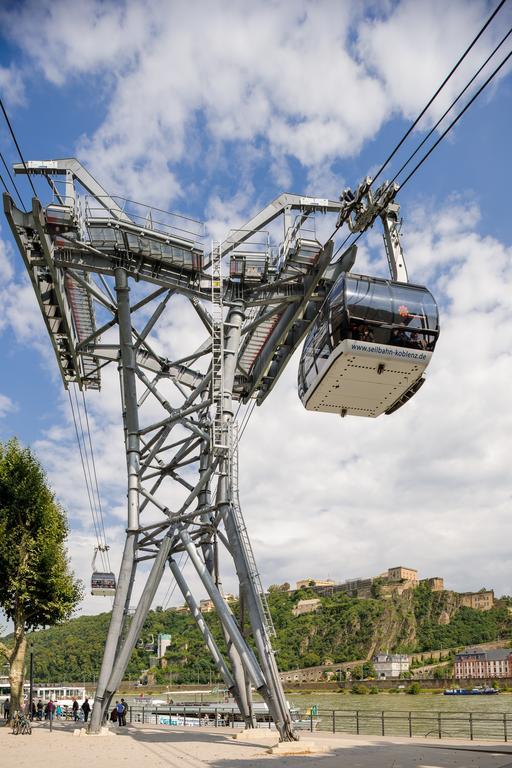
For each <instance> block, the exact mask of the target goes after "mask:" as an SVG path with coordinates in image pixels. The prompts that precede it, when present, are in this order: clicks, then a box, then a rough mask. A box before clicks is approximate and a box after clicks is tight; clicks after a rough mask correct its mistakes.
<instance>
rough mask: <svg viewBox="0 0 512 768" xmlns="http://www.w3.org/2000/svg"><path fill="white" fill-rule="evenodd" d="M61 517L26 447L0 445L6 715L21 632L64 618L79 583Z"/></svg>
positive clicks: (17, 697) (20, 669)
mask: <svg viewBox="0 0 512 768" xmlns="http://www.w3.org/2000/svg"><path fill="white" fill-rule="evenodd" d="M67 533H68V528H67V522H66V516H65V513H64V511H63V509H62V508H61V507H60V506H59V505H58V504H57V502H56V501H55V498H54V495H53V493H52V491H51V490H50V488H49V487H48V485H47V482H46V477H45V474H44V472H43V469H42V467H41V465H40V464H39V462H38V461H37V459H36V458H35V456H34V455H33V454H32V452H31V451H30V449H29V448H22V447H21V446H20V445H19V443H18V441H17V440H15V439H12V440H9V442H7V443H5V444H2V443H0V606H1V607H2V609H3V611H4V613H5V615H6V616H7V618H8V619H11V620H12V622H13V624H14V635H13V641H12V646H10V645H6V644H5V643H0V654H1V655H2V656H4V657H5V659H7V661H8V663H9V667H10V671H9V682H10V685H11V712H14V711H15V710H16V709H20V704H21V703H22V702H23V677H24V667H25V651H26V644H27V641H26V633H27V631H29V630H31V629H35V628H37V627H41V626H52V625H53V624H57V623H59V622H61V621H64V620H65V619H67V618H69V616H70V615H71V613H72V612H73V609H74V608H75V607H76V606H77V604H78V603H79V601H80V600H81V598H82V592H83V589H82V584H81V582H79V581H78V580H76V579H75V578H74V574H73V573H72V572H71V571H70V569H69V563H68V559H67V555H66V550H65V541H66V537H67Z"/></svg>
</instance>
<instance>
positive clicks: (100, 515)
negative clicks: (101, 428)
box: [82, 390, 110, 570]
mask: <svg viewBox="0 0 512 768" xmlns="http://www.w3.org/2000/svg"><path fill="white" fill-rule="evenodd" d="M82 401H83V405H84V413H85V422H86V427H87V436H88V440H89V450H90V452H91V462H92V471H93V476H94V485H95V488H96V498H97V500H98V513H99V522H100V525H101V532H102V533H103V541H104V543H105V546H106V545H107V534H106V531H105V520H104V517H103V507H102V504H101V496H100V488H99V484H98V475H97V472H96V461H95V458H94V450H93V447H92V436H91V427H90V424H89V413H88V410H87V402H86V399H85V392H84V391H83V390H82ZM106 556H107V564H108V567H109V570H110V558H109V555H108V549H107V552H106Z"/></svg>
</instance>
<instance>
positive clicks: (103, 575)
mask: <svg viewBox="0 0 512 768" xmlns="http://www.w3.org/2000/svg"><path fill="white" fill-rule="evenodd" d="M107 550H108V546H105V547H104V546H101V545H100V546H98V547H94V557H93V559H92V576H91V595H101V596H102V597H108V596H110V595H115V593H116V577H115V574H113V573H111V572H110V573H107V572H102V571H97V570H96V557H97V555H98V552H100V551H101V552H106V551H107Z"/></svg>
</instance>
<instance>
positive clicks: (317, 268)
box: [4, 159, 400, 740]
mask: <svg viewBox="0 0 512 768" xmlns="http://www.w3.org/2000/svg"><path fill="white" fill-rule="evenodd" d="M15 171H16V172H17V173H24V172H28V173H31V174H39V175H42V176H44V177H45V178H46V179H47V180H48V182H49V184H50V186H51V188H52V190H53V199H52V201H51V202H50V203H49V204H46V205H43V204H42V203H41V202H40V200H39V199H38V198H34V199H33V201H32V210H31V211H30V212H28V213H25V212H23V211H21V210H20V209H18V208H17V207H16V206H15V204H14V202H13V200H12V198H11V197H10V196H9V195H7V194H5V195H4V210H5V214H6V217H7V220H8V222H9V225H10V227H11V229H12V232H13V234H14V237H15V239H16V242H17V245H18V248H19V250H20V253H21V255H22V257H23V260H24V263H25V266H26V269H27V272H28V274H29V276H30V279H31V281H32V285H33V287H34V290H35V293H36V296H37V300H38V302H39V306H40V309H41V313H42V315H43V318H44V321H45V324H46V327H47V330H48V333H49V336H50V339H51V342H52V344H53V348H54V351H55V355H56V358H57V362H58V365H59V369H60V373H61V376H62V379H63V382H64V385H65V387H66V388H67V387H68V386H69V385H70V384H71V383H76V384H77V385H78V386H79V387H80V388H81V389H86V388H92V389H99V388H100V377H101V372H102V370H103V368H104V367H105V366H107V365H109V364H114V365H117V367H118V371H119V381H120V392H121V413H122V420H123V426H124V444H125V450H126V465H127V473H128V515H127V521H128V524H127V529H126V539H125V544H124V550H123V555H122V562H121V567H120V571H119V576H118V580H117V589H116V594H115V598H114V604H113V609H112V617H111V621H110V626H109V630H108V636H107V640H106V645H105V651H104V656H103V661H102V666H101V671H100V675H99V679H98V686H97V692H96V698H95V703H94V708H93V713H92V721H91V731H92V732H97V731H99V729H100V727H101V724H102V723H103V720H104V718H105V715H106V713H107V711H108V706H109V704H110V700H111V698H112V696H113V694H114V692H115V690H116V688H117V687H118V686H119V684H120V682H121V680H122V678H123V675H124V672H125V670H126V667H127V664H128V662H129V659H130V656H131V653H132V650H133V648H134V647H135V645H136V643H137V640H138V638H139V637H140V634H141V630H142V627H143V624H144V621H145V618H146V616H147V613H148V611H149V609H150V607H151V604H152V601H153V599H154V597H155V593H156V590H157V588H158V586H159V584H160V580H161V578H162V574H163V572H164V569H165V568H166V565H168V566H169V568H170V570H171V572H172V574H173V576H174V578H175V579H176V582H177V584H178V586H179V588H180V590H181V592H182V594H183V596H184V598H185V600H186V602H187V604H188V606H189V608H190V611H191V613H192V615H193V616H194V619H195V620H196V623H197V627H198V629H199V631H200V632H201V634H202V636H203V639H204V642H205V644H206V645H207V647H208V649H209V651H210V653H211V654H212V657H213V659H214V661H215V664H216V667H217V669H218V671H219V673H220V674H221V676H222V678H223V680H224V682H225V685H226V687H227V688H228V689H229V691H230V692H231V693H232V695H233V696H234V698H235V700H236V702H237V705H238V707H239V708H240V712H241V713H242V716H243V718H244V720H245V723H246V726H247V727H254V726H255V718H254V714H253V709H252V700H251V690H252V689H254V690H256V691H257V692H258V693H259V694H261V696H262V698H263V699H264V701H265V702H266V703H267V705H268V708H269V712H270V714H271V716H272V718H273V720H274V722H275V723H276V726H277V728H278V730H279V734H280V738H281V739H282V740H290V739H294V738H296V737H295V734H294V731H293V725H292V721H291V719H290V713H289V710H288V706H287V703H286V700H285V697H284V694H283V689H282V685H281V681H280V678H279V674H278V668H277V664H276V660H275V657H274V652H273V650H272V635H273V632H274V630H273V626H272V620H271V617H270V613H269V610H268V605H267V602H266V598H265V594H264V591H263V589H262V586H261V582H260V578H259V574H258V570H257V567H256V562H255V558H254V554H253V551H252V548H251V544H250V540H249V536H248V533H247V529H246V526H245V523H244V519H243V515H242V511H241V507H240V503H239V497H238V434H237V427H236V421H235V419H234V413H235V409H234V406H235V404H236V403H237V402H238V403H248V402H249V401H251V400H256V402H257V404H261V403H262V402H263V401H264V400H265V398H266V397H267V395H268V394H269V393H270V391H271V390H272V388H273V386H274V384H275V383H276V381H277V379H278V378H279V376H280V374H281V373H282V371H283V370H284V368H285V366H286V364H287V363H288V362H289V360H290V358H291V356H292V354H293V352H294V351H295V349H296V348H297V347H298V345H299V344H300V342H301V341H302V339H303V338H304V336H305V334H306V332H307V331H308V329H309V328H310V327H311V324H312V322H313V321H314V320H315V318H316V316H317V314H318V310H319V307H320V305H321V302H322V301H323V299H324V298H325V296H326V294H327V293H328V291H329V289H330V287H331V286H332V285H333V283H334V281H335V279H336V277H337V276H338V275H339V274H340V273H341V272H342V271H344V270H347V269H350V267H351V265H352V264H353V261H354V258H355V254H354V249H350V250H349V251H348V252H346V253H345V254H343V256H342V257H341V259H339V260H338V261H337V262H336V263H335V264H331V258H332V252H333V241H332V240H331V239H329V240H328V241H327V243H326V244H325V245H322V244H321V243H320V242H319V240H318V239H317V237H316V235H315V234H314V232H313V231H312V226H311V222H312V219H313V217H314V215H315V214H333V213H334V214H335V215H336V216H337V221H336V224H337V227H339V226H341V225H342V224H343V223H345V222H347V223H349V225H351V229H353V230H355V231H357V230H358V229H359V231H361V230H362V229H364V228H367V227H368V226H369V225H370V224H371V223H372V221H373V220H375V218H376V217H377V216H380V217H381V218H382V220H383V221H384V223H385V224H386V219H385V216H383V211H388V210H389V204H390V201H391V200H392V198H393V196H394V193H395V191H396V189H395V188H392V187H387V186H386V185H383V187H382V188H381V189H380V190H379V192H378V194H377V195H376V196H375V197H374V198H371V197H370V196H369V185H368V180H367V181H366V182H365V183H364V184H363V185H361V187H360V188H359V190H358V192H357V193H356V195H355V196H353V195H352V196H351V197H350V199H346V198H344V200H343V201H342V202H338V201H330V200H327V199H317V198H310V197H300V196H297V195H288V194H285V195H281V196H280V197H279V198H277V199H276V200H275V201H274V202H273V203H271V204H270V205H269V206H267V207H266V208H265V209H264V210H263V211H261V212H260V213H259V214H257V215H256V216H255V217H254V218H253V219H251V220H250V221H249V222H248V223H247V224H246V225H245V226H244V227H243V229H240V230H236V231H232V232H231V233H230V235H229V236H228V237H227V238H226V240H224V241H223V242H221V243H219V242H214V243H212V244H211V248H207V249H206V248H205V247H204V245H203V244H202V242H201V240H200V235H201V232H200V228H199V227H197V226H196V224H195V223H194V222H191V221H190V220H186V219H184V217H177V216H173V215H167V214H164V213H163V212H162V211H158V210H156V209H151V208H147V207H143V206H137V205H135V204H131V203H129V202H127V201H121V200H120V199H119V198H113V197H110V196H109V195H108V194H107V193H106V192H105V190H103V189H102V188H101V187H100V185H99V184H98V183H97V182H96V181H95V180H94V179H93V178H92V176H91V175H90V174H89V173H88V172H87V171H86V170H85V169H84V168H83V166H82V165H81V164H80V163H79V162H78V161H77V160H74V159H64V160H52V161H46V162H30V163H27V164H26V165H18V166H16V167H15ZM278 217H282V219H283V222H284V228H283V239H282V243H281V246H280V248H279V250H277V249H274V250H273V249H271V248H270V246H269V245H268V238H263V240H262V233H263V232H264V231H265V228H266V227H268V226H269V225H270V224H271V222H273V221H274V220H275V219H277V218H278ZM358 217H359V219H358ZM390 227H391V229H390V228H389V227H388V240H389V242H388V256H390V254H391V256H390V259H391V258H394V255H396V253H395V252H396V249H397V247H398V249H399V246H396V244H394V243H393V238H392V237H390V236H389V235H390V232H391V234H393V232H392V223H391V225H390ZM255 236H257V237H256V240H257V242H256V244H255ZM396 240H398V238H396ZM262 243H263V245H262ZM398 255H400V254H398ZM226 265H229V273H228V275H227V277H226V278H224V277H223V267H224V268H225V267H226ZM177 297H178V298H179V297H181V298H180V300H181V301H183V299H185V300H186V301H188V302H189V303H190V304H191V306H192V307H193V309H194V312H195V314H196V315H197V317H198V321H199V322H200V323H202V326H204V330H205V335H206V339H205V341H204V342H203V343H202V344H201V345H200V346H199V347H198V348H197V349H195V350H190V352H189V353H188V354H186V355H185V356H184V357H182V358H181V359H175V360H169V359H167V358H165V357H164V356H162V355H161V354H159V353H158V352H157V351H156V350H155V346H154V344H153V343H152V336H151V334H152V332H153V331H154V330H155V329H157V327H158V325H159V323H162V322H164V320H166V319H168V317H169V315H170V316H172V313H173V312H174V311H179V309H178V310H175V308H174V306H175V301H176V299H177ZM100 316H101V317H102V318H103V320H102V322H100V323H98V318H99V317H100ZM102 337H103V340H102ZM148 401H151V405H152V408H151V416H150V417H148V411H147V408H146V407H145V406H146V404H147V402H148ZM155 409H158V411H159V415H158V417H157V418H155V415H154V414H155V412H156V410H155ZM169 483H171V484H174V486H175V487H176V488H180V489H184V490H183V491H182V495H183V497H182V498H181V500H180V502H179V504H177V506H176V508H173V509H170V508H169V506H168V505H167V503H166V499H167V498H168V490H166V491H165V492H164V489H168V487H169ZM182 552H186V553H187V555H188V557H189V559H190V561H191V563H192V565H193V567H194V569H195V571H196V573H197V575H198V577H199V579H200V582H201V583H202V585H203V587H204V589H205V590H206V592H207V593H208V595H209V597H210V599H211V600H212V602H213V603H214V605H215V608H216V610H217V613H218V615H219V618H220V621H221V624H222V628H223V633H224V637H225V641H226V648H227V655H226V656H224V655H223V653H222V652H221V650H220V649H219V647H218V646H217V644H216V642H215V640H214V638H213V636H212V634H211V633H210V630H209V628H208V626H207V624H206V622H205V621H204V619H203V617H202V615H201V612H200V610H199V606H198V603H197V602H196V599H195V598H194V596H193V594H192V592H191V590H190V587H189V584H188V583H187V581H186V578H185V576H184V575H183V573H182V571H181V569H180V567H179V566H178V564H177V561H176V557H177V556H178V555H179V553H182ZM225 557H228V558H231V559H232V561H233V563H234V567H235V570H236V573H237V576H238V581H239V592H240V601H241V603H242V605H243V611H244V614H245V616H247V617H248V621H249V624H250V630H251V633H252V637H253V640H254V647H255V648H256V653H254V652H253V650H252V649H251V647H250V646H249V645H248V643H247V641H246V639H245V636H244V632H243V627H242V626H241V625H240V622H239V621H238V620H237V617H235V616H234V615H233V614H232V612H231V609H230V607H229V606H228V604H227V602H226V600H225V599H224V596H223V593H222V589H221V587H220V584H219V567H220V566H219V563H222V562H223V558H225ZM144 561H150V562H151V570H150V572H149V575H148V576H147V578H146V581H145V584H144V588H143V591H142V594H141V597H140V599H139V601H138V603H137V606H136V608H135V613H134V614H133V616H132V617H131V620H128V618H127V617H128V613H129V608H130V601H131V596H132V587H133V584H134V579H135V576H136V573H137V569H138V567H139V565H140V563H142V562H144Z"/></svg>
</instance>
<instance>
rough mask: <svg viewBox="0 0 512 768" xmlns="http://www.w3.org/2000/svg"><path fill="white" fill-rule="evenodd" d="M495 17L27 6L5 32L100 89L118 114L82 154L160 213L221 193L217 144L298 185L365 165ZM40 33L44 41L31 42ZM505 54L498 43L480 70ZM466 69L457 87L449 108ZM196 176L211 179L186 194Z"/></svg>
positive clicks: (223, 1) (440, 9) (410, 3)
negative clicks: (333, 166)
mask: <svg viewBox="0 0 512 768" xmlns="http://www.w3.org/2000/svg"><path fill="white" fill-rule="evenodd" d="M487 11H488V8H487V4H486V3H484V2H483V1H481V2H480V1H477V0H475V1H474V2H472V3H465V2H462V0H457V2H453V3H451V4H450V7H449V8H448V9H447V8H445V7H444V5H443V4H442V3H441V0H439V2H437V1H436V2H434V3H429V4H426V3H417V2H414V0H402V2H400V3H396V4H390V3H381V4H377V5H375V4H374V3H367V4H360V5H354V4H353V3H348V2H342V3H333V2H330V1H329V0H324V2H319V3H314V4H313V3H307V2H304V0H302V1H301V2H297V3H295V4H294V5H293V7H291V6H290V5H289V4H279V3H275V2H270V1H267V2H261V3H257V4H253V3H249V2H241V3H235V4H233V3H230V2H227V0H219V2H217V3H213V4H212V3H208V2H198V3H194V4H189V5H188V6H186V7H185V6H184V5H182V4H176V3H168V2H165V1H164V0H147V1H146V2H144V1H143V0H139V2H133V3H103V2H99V0H87V1H86V2H82V3H80V4H79V6H76V5H73V6H70V5H69V4H68V3H65V2H63V1H62V0H60V1H59V0H57V2H52V3H50V2H43V3H35V2H29V3H25V4H23V5H21V6H20V7H19V8H17V9H14V10H10V11H8V12H4V14H3V15H2V20H3V22H4V28H5V29H6V30H7V32H8V34H10V36H11V37H12V38H13V39H14V40H15V41H16V42H17V43H18V44H19V45H20V46H21V47H22V48H24V50H25V52H26V54H27V56H29V57H31V58H32V59H33V60H35V62H36V64H37V65H38V66H39V67H40V68H41V70H42V72H43V73H44V75H45V76H46V78H47V79H49V80H50V81H52V82H53V83H56V84H57V85H60V84H64V83H67V82H70V81H73V79H75V81H76V79H77V78H79V77H81V76H85V75H87V76H94V77H95V82H97V84H98V87H99V88H100V91H101V93H102V96H103V100H104V103H105V104H106V105H107V106H106V114H105V117H104V119H103V121H102V123H101V124H100V125H99V126H98V128H97V129H96V130H95V132H94V133H93V134H92V135H85V136H83V137H82V139H81V140H80V142H79V144H78V148H77V150H78V153H79V155H80V156H81V157H82V158H83V159H85V160H86V161H87V162H88V163H89V164H90V165H91V166H92V169H93V171H94V172H95V173H96V174H97V175H98V176H99V177H100V178H102V179H103V180H104V182H105V183H106V185H107V186H108V187H109V188H110V189H112V190H114V191H124V193H126V195H127V196H135V195H137V196H140V194H141V189H143V190H144V196H145V197H146V199H147V200H148V202H151V203H159V204H163V203H165V202H169V201H174V200H176V199H178V198H180V197H181V198H183V199H185V198H186V197H188V196H189V195H190V194H197V184H198V183H199V186H200V188H201V189H202V190H203V195H207V190H210V189H211V186H212V179H213V183H215V180H214V179H215V173H217V174H218V173H219V164H218V163H216V164H215V169H212V168H211V154H212V153H213V154H214V155H215V156H216V157H217V160H218V150H219V145H220V146H225V147H228V146H229V147H233V146H234V145H238V146H239V147H240V148H241V150H242V151H240V153H239V155H238V157H236V156H235V157H233V155H231V156H230V158H229V161H227V163H228V166H229V165H230V164H231V167H230V168H229V170H230V172H231V173H232V174H233V175H234V174H236V172H237V170H238V165H239V163H238V160H239V158H240V157H241V156H242V155H243V154H244V153H246V154H247V152H249V153H250V151H251V150H254V146H255V144H256V143H257V142H259V141H262V142H264V144H265V147H266V151H265V153H264V158H268V157H271V158H272V165H271V171H270V172H271V173H272V175H273V177H274V178H275V179H276V180H277V181H278V183H280V184H286V186H288V183H289V182H290V181H291V179H292V177H291V175H290V168H289V165H288V158H294V159H296V160H298V161H300V163H302V164H303V165H304V166H305V167H307V168H308V169H314V168H317V167H321V166H324V167H325V166H329V165H330V163H331V162H332V161H333V160H335V159H336V158H342V157H347V156H353V155H355V154H356V153H357V152H358V151H359V150H360V149H361V147H362V146H363V144H364V143H365V142H366V141H367V140H368V139H370V138H372V137H374V136H375V134H376V133H377V132H378V130H379V128H380V127H381V126H382V125H383V123H384V122H386V121H387V120H389V119H390V118H391V117H392V116H393V115H396V114H399V115H402V116H404V117H406V118H410V117H412V116H413V115H415V114H416V112H417V111H418V109H419V108H420V107H422V106H423V105H424V103H425V101H426V100H427V99H428V98H429V96H430V95H431V93H432V92H433V90H434V89H435V87H436V86H437V85H438V84H439V83H440V82H441V80H442V79H443V78H444V76H445V74H446V73H447V72H448V71H449V69H450V68H451V66H452V65H453V63H454V60H455V58H456V57H457V55H458V53H459V52H460V51H462V50H463V49H464V48H465V47H466V45H467V44H468V42H469V40H470V39H471V38H472V37H473V35H474V34H475V32H476V31H477V30H478V29H479V27H480V25H481V23H482V20H483V18H485V16H486V13H487ZM411 29H414V30H415V32H414V35H413V34H410V30H411ZM34 37H37V40H38V45H37V46H34V45H32V42H30V46H29V45H28V41H32V40H33V39H34ZM494 42H495V40H494V32H493V31H492V32H490V33H489V34H488V35H487V36H486V37H485V41H484V42H483V43H482V44H481V46H480V47H479V48H478V49H477V55H476V56H477V58H473V59H472V61H475V60H477V59H478V56H479V55H480V54H481V53H483V51H484V49H485V51H488V50H490V48H491V47H492V45H493V44H494ZM478 61H479V59H478ZM464 66H465V67H466V65H464ZM473 66H474V65H473V64H471V65H467V67H469V68H471V67H473ZM466 72H467V69H463V70H462V74H461V75H460V76H458V77H457V78H455V79H454V80H453V82H452V81H450V83H449V84H448V86H447V88H446V89H445V92H444V94H443V99H442V100H441V101H440V102H439V104H440V107H439V109H440V108H441V106H443V105H445V104H446V102H447V100H451V99H452V98H453V95H454V94H455V93H456V92H457V90H458V88H459V84H460V81H461V78H464V77H465V76H466ZM436 110H437V107H436V108H435V109H434V110H433V114H436V113H437V112H436ZM221 154H222V151H221ZM246 162H249V163H250V164H251V165H252V166H254V168H256V167H258V162H260V163H261V162H263V158H262V157H261V156H260V155H259V153H257V152H256V154H251V157H250V159H248V160H246ZM181 165H182V166H183V168H184V169H185V173H181V172H180V170H179V166H181ZM233 165H234V166H235V167H233ZM187 168H188V169H190V168H194V169H199V168H201V169H202V170H203V172H206V173H205V177H204V178H203V179H197V174H196V180H195V181H194V182H192V183H187V182H186V181H185V178H186V176H187V172H186V169H187ZM312 178H313V177H312Z"/></svg>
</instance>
